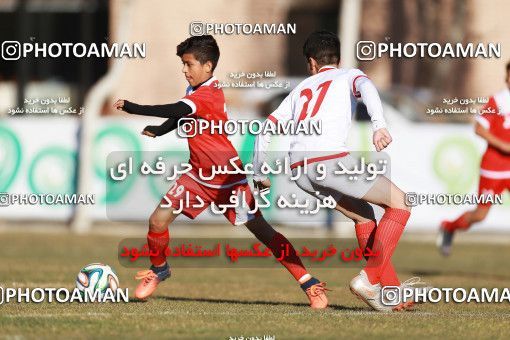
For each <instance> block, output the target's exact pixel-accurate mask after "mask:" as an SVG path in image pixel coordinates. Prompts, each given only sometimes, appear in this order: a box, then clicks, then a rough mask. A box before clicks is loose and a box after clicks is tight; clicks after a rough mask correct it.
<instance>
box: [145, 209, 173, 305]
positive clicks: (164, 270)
mask: <svg viewBox="0 0 510 340" xmlns="http://www.w3.org/2000/svg"><path fill="white" fill-rule="evenodd" d="M173 211H174V210H173V209H172V208H162V207H161V206H159V205H158V207H157V208H156V209H155V210H154V212H153V213H152V215H151V216H150V218H149V232H148V233H147V243H148V245H149V250H150V252H151V253H152V254H156V256H151V257H150V261H151V263H152V265H151V267H150V269H148V270H143V271H140V272H138V274H137V275H136V279H138V280H141V282H140V284H139V285H138V287H137V288H136V291H135V296H136V298H138V299H145V298H147V297H149V296H150V295H151V294H152V293H154V291H155V290H156V287H157V286H158V284H159V283H160V282H161V281H163V280H165V279H167V278H168V277H170V267H169V266H168V263H167V261H166V256H165V250H166V248H167V247H168V244H169V242H170V235H169V232H168V225H169V224H170V223H172V222H173V221H174V220H175V218H177V216H178V214H174V212H173Z"/></svg>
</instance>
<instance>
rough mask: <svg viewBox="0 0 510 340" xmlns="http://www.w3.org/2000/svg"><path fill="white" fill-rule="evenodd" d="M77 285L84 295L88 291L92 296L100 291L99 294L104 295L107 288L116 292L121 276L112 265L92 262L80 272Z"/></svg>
mask: <svg viewBox="0 0 510 340" xmlns="http://www.w3.org/2000/svg"><path fill="white" fill-rule="evenodd" d="M76 287H77V288H78V289H79V290H80V291H81V292H82V295H83V294H85V293H87V294H90V296H92V295H94V294H95V292H96V291H99V293H98V295H99V296H103V294H104V293H105V292H106V290H107V289H110V290H111V291H112V292H115V291H116V290H117V288H119V278H118V277H117V274H115V272H114V271H113V269H112V267H110V266H108V265H106V264H103V263H91V264H89V265H86V266H85V267H83V268H82V269H81V270H80V272H79V273H78V277H77V278H76ZM96 294H97V293H96Z"/></svg>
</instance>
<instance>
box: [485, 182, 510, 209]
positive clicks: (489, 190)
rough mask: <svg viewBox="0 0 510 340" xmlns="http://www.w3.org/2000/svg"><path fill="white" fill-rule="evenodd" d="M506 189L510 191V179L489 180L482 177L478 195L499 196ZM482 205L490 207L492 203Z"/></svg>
mask: <svg viewBox="0 0 510 340" xmlns="http://www.w3.org/2000/svg"><path fill="white" fill-rule="evenodd" d="M505 189H508V190H510V178H502V179H495V178H488V177H484V176H480V182H479V183H478V195H479V196H480V195H499V194H501V193H502V192H503V191H504V190H505ZM480 205H483V206H489V205H491V203H481V204H480Z"/></svg>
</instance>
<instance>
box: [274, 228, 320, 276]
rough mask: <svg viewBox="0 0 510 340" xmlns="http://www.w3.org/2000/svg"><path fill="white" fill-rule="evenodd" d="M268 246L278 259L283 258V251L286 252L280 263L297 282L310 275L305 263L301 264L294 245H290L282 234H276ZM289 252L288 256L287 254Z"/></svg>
mask: <svg viewBox="0 0 510 340" xmlns="http://www.w3.org/2000/svg"><path fill="white" fill-rule="evenodd" d="M266 246H267V247H269V249H271V251H272V252H273V255H274V257H276V258H277V259H278V258H280V257H282V251H283V252H284V256H283V258H282V259H281V260H279V261H280V263H281V264H283V266H284V267H285V268H287V270H288V271H289V272H290V273H291V274H292V276H294V278H295V279H296V280H297V281H299V279H301V278H303V277H304V276H305V275H307V274H308V272H307V271H306V269H305V266H303V263H302V262H301V259H300V258H299V256H297V254H296V250H295V249H294V247H293V246H292V243H290V241H289V240H287V238H286V237H285V236H283V235H282V234H280V233H276V234H274V236H273V239H272V240H271V242H270V243H269V245H266ZM287 250H288V254H287V253H286V252H287ZM308 276H309V275H308ZM310 277H311V276H310ZM301 283H302V282H301Z"/></svg>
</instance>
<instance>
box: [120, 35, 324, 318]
mask: <svg viewBox="0 0 510 340" xmlns="http://www.w3.org/2000/svg"><path fill="white" fill-rule="evenodd" d="M177 55H178V56H179V57H180V58H181V60H182V63H183V69H182V72H183V73H184V76H185V77H186V80H187V81H188V83H189V87H188V88H187V90H186V96H185V97H184V98H182V99H181V100H179V101H178V102H176V103H173V104H165V105H138V104H135V103H132V102H129V101H127V100H118V101H117V102H115V104H114V107H115V108H117V109H120V110H124V111H126V112H128V113H133V114H139V115H147V116H156V117H162V118H167V120H166V121H165V122H164V123H163V124H162V125H160V126H147V127H146V128H145V129H144V131H143V134H144V135H147V136H150V137H156V136H161V135H163V134H165V133H167V132H169V131H171V130H173V129H175V128H176V127H177V125H178V120H179V119H180V118H182V117H185V116H186V117H190V118H195V119H197V120H200V119H205V120H209V121H210V122H211V123H215V124H216V125H217V124H220V123H223V122H225V121H226V120H227V119H228V118H227V113H226V105H225V97H224V95H223V91H222V90H221V88H219V87H218V86H217V85H218V80H216V78H215V77H214V76H213V72H214V69H215V68H216V65H217V63H218V60H219V56H220V51H219V48H218V45H217V43H216V41H215V39H214V38H213V37H212V36H210V35H204V36H195V37H191V38H188V39H186V40H185V41H184V42H182V43H180V44H179V45H178V46H177ZM188 144H189V149H190V160H189V164H190V165H191V166H192V170H191V171H189V172H187V173H186V174H184V175H182V176H181V177H180V178H178V179H177V181H176V183H175V184H174V185H173V186H172V188H170V190H169V191H168V192H167V194H166V199H167V200H169V201H170V202H171V203H172V207H175V206H179V202H180V201H181V200H182V199H183V198H184V197H185V195H186V192H188V193H189V197H190V199H189V203H190V204H188V206H186V207H184V208H183V210H182V213H183V214H184V215H186V216H187V217H189V218H191V219H194V218H195V217H196V216H198V215H199V214H200V213H201V212H202V211H204V210H205V209H206V208H207V207H208V206H209V205H210V204H213V203H214V204H216V205H221V204H228V203H229V202H230V197H231V195H238V197H241V194H243V193H244V195H243V196H244V197H245V198H246V203H247V204H248V206H249V207H250V210H254V207H255V205H254V197H253V195H252V192H251V189H250V187H249V185H248V183H247V179H246V176H245V175H244V174H235V173H234V174H215V175H214V176H212V178H210V179H209V177H211V176H210V175H211V173H212V169H213V166H214V167H217V166H221V167H227V169H229V170H234V169H235V168H234V167H233V165H232V164H231V163H230V160H231V159H233V158H235V157H238V154H237V151H236V150H235V148H234V147H233V145H232V144H231V143H230V141H229V139H228V138H227V136H226V135H225V134H220V133H214V132H212V131H202V133H200V134H196V135H195V136H193V137H190V138H188ZM236 165H237V166H238V167H240V168H242V167H243V165H242V164H241V161H240V160H239V159H237V161H236ZM199 199H200V201H202V202H204V203H205V204H202V207H200V208H197V207H193V205H197V204H198V203H199ZM198 205H200V204H198ZM174 210H175V209H173V208H163V207H161V206H160V205H158V207H157V208H156V209H155V210H154V212H153V213H152V215H151V217H150V219H149V232H148V234H147V241H148V245H149V248H150V250H151V251H155V252H159V254H160V255H158V256H154V257H151V258H150V260H151V263H152V266H151V268H150V269H149V270H145V271H142V272H139V273H138V274H137V278H138V279H141V280H142V282H141V283H140V284H139V286H138V287H137V289H136V292H135V296H136V297H137V298H140V299H145V298H147V297H148V296H150V295H151V294H152V293H153V292H154V291H155V289H156V287H157V285H158V284H159V283H160V282H161V281H163V280H165V279H167V278H168V277H169V276H170V268H169V266H168V263H167V261H166V258H165V256H164V253H165V252H164V250H165V249H166V247H167V246H168V244H169V240H170V237H169V233H168V225H169V224H170V223H172V222H173V221H174V220H175V218H176V217H177V216H178V214H175V213H174ZM224 215H225V217H226V218H227V219H228V220H229V221H230V222H231V223H232V224H233V225H239V224H244V225H245V226H246V227H247V228H248V229H249V230H250V231H251V232H252V233H253V234H254V235H255V236H256V237H257V239H259V240H260V241H261V242H262V243H263V244H264V245H265V246H267V247H268V248H269V249H271V251H272V252H273V254H274V256H275V257H277V258H278V257H279V256H280V251H281V249H282V247H286V246H287V247H289V249H290V252H289V256H285V257H283V259H281V260H280V262H281V264H282V265H283V266H285V268H287V269H288V270H289V272H290V273H291V274H292V275H293V276H294V278H295V279H296V280H297V281H298V282H299V284H300V285H301V288H302V289H303V290H304V291H305V293H306V295H307V296H308V299H309V301H310V305H311V307H312V308H319V309H320V308H326V306H327V303H328V300H327V298H326V294H325V291H326V290H327V289H326V288H325V283H324V282H320V281H319V280H317V279H316V278H314V277H312V276H311V275H310V274H308V272H307V270H306V269H305V267H304V266H303V264H302V262H301V260H300V259H299V257H298V256H297V255H296V252H295V250H294V248H293V247H292V244H291V243H290V242H289V241H288V240H287V239H286V238H285V236H283V235H282V234H280V233H278V232H276V231H275V230H274V229H273V228H272V227H271V226H270V225H269V224H268V223H267V222H266V220H265V219H264V218H263V217H262V215H261V213H260V211H258V210H257V211H256V212H254V213H250V212H249V211H246V209H237V208H228V209H227V210H226V211H225V213H224Z"/></svg>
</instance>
